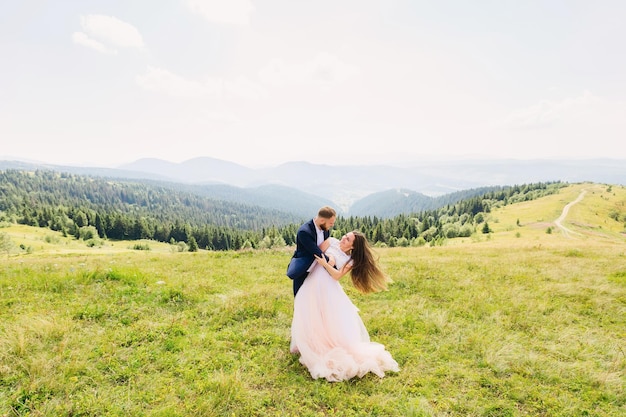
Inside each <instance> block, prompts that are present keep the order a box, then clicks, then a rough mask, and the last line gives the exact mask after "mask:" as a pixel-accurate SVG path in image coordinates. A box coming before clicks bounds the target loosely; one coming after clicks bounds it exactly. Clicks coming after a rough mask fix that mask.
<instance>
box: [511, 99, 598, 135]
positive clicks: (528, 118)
mask: <svg viewBox="0 0 626 417" xmlns="http://www.w3.org/2000/svg"><path fill="white" fill-rule="evenodd" d="M599 101H600V100H599V99H598V98H597V97H595V96H593V95H592V94H591V93H590V92H589V91H585V92H584V93H583V94H582V95H581V96H578V97H574V98H565V99H563V100H561V101H551V100H542V101H540V102H539V103H537V104H534V105H532V106H529V107H527V108H525V109H520V110H517V111H515V112H513V113H511V114H510V115H509V116H507V117H506V118H505V120H504V122H503V124H504V126H505V127H507V128H510V129H521V130H524V129H540V128H545V127H549V126H553V125H554V124H556V123H558V122H560V121H562V120H564V119H572V118H575V117H578V116H582V117H585V115H587V114H589V113H590V112H591V111H592V107H593V106H594V105H595V104H597V103H599Z"/></svg>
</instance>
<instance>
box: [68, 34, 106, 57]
mask: <svg viewBox="0 0 626 417" xmlns="http://www.w3.org/2000/svg"><path fill="white" fill-rule="evenodd" d="M72 41H74V43H75V44H77V45H82V46H86V47H87V48H91V49H94V50H96V51H98V52H100V53H103V54H111V55H115V54H117V51H116V50H115V49H111V48H107V47H106V46H105V45H104V44H102V43H100V42H98V41H97V40H95V39H92V38H90V37H89V36H87V34H85V33H83V32H74V33H73V34H72Z"/></svg>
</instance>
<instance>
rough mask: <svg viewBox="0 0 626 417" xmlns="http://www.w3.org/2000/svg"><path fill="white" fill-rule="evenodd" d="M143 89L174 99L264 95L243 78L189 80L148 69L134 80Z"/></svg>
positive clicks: (249, 97)
mask: <svg viewBox="0 0 626 417" xmlns="http://www.w3.org/2000/svg"><path fill="white" fill-rule="evenodd" d="M136 80H137V83H138V84H139V85H140V86H141V87H142V88H144V89H146V90H150V91H156V92H159V93H163V94H167V95H170V96H174V97H202V96H214V97H239V98H244V99H249V100H250V99H259V98H261V97H263V96H265V95H266V93H265V90H263V89H262V88H261V87H260V86H258V85H257V84H255V83H253V82H252V81H250V80H248V79H247V78H245V77H237V78H234V79H233V80H224V79H221V78H213V77H208V78H207V79H205V80H204V81H194V80H189V79H187V78H185V77H182V76H180V75H176V74H173V73H171V72H169V71H168V70H165V69H161V68H155V67H148V70H147V72H146V73H145V74H144V75H139V76H137V78H136Z"/></svg>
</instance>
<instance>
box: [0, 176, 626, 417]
mask: <svg viewBox="0 0 626 417" xmlns="http://www.w3.org/2000/svg"><path fill="white" fill-rule="evenodd" d="M582 192H585V194H584V197H583V198H582V200H580V201H579V202H577V203H576V204H573V205H571V206H569V211H568V213H567V216H566V217H565V218H564V219H562V222H561V224H562V226H564V227H565V228H566V230H562V229H560V228H559V227H558V225H557V224H556V223H555V221H556V219H558V218H559V216H561V215H562V213H563V209H564V207H565V206H567V205H568V203H571V202H573V201H575V200H576V199H577V197H578V196H580V195H581V193H582ZM487 220H488V222H489V225H490V228H491V229H492V233H489V234H482V233H480V232H479V233H478V234H476V235H474V236H472V237H470V238H464V239H455V240H451V241H448V242H447V243H446V244H445V245H444V246H435V247H430V246H425V247H415V248H377V249H376V251H377V253H378V254H379V255H380V262H381V264H382V265H383V267H384V269H385V271H386V272H387V273H388V274H389V275H390V276H391V277H392V279H393V281H394V282H393V284H391V286H390V288H389V290H388V291H386V292H383V293H378V294H374V295H368V296H363V295H359V294H358V293H357V292H356V291H355V290H354V289H353V288H352V287H351V285H350V283H349V282H347V281H346V282H343V285H344V288H346V292H347V293H348V294H349V296H350V297H351V298H352V299H353V301H354V302H355V304H356V305H357V306H359V308H360V310H361V316H362V318H363V321H364V322H365V324H366V326H367V328H368V330H369V332H370V336H371V338H372V340H374V341H377V342H380V343H383V344H384V345H385V346H386V348H387V350H389V351H390V352H391V354H392V355H393V356H394V358H395V359H396V360H397V361H398V363H399V364H400V368H401V370H400V372H399V373H391V374H388V375H387V376H386V377H385V378H383V379H380V378H378V377H376V376H374V375H366V376H365V377H364V378H362V379H355V380H351V381H348V382H342V383H329V382H327V381H325V380H312V379H311V377H310V376H309V374H308V372H307V371H306V369H305V368H304V367H303V366H302V365H301V364H300V363H299V362H298V357H297V356H295V355H292V354H290V353H289V331H290V324H291V309H292V306H293V296H292V292H291V281H290V280H289V279H288V278H287V277H286V276H285V275H284V271H285V268H286V265H287V263H288V261H289V256H290V253H291V248H284V249H282V250H267V251H241V252H207V251H200V252H196V253H189V252H176V251H173V250H172V247H171V246H170V245H166V244H158V243H155V242H142V245H147V246H149V250H134V249H133V248H132V247H133V244H134V243H136V242H132V243H129V242H109V241H106V242H105V244H104V245H103V246H101V247H91V248H90V247H87V246H86V245H85V244H84V242H80V241H77V240H73V239H69V238H64V237H62V236H60V235H58V234H55V233H54V232H51V231H50V230H45V229H36V228H30V227H24V226H16V225H10V226H7V227H4V228H0V233H6V234H7V235H8V236H10V238H11V241H12V242H13V244H14V245H15V247H16V248H20V250H17V249H16V250H15V251H7V252H6V253H0V255H1V258H0V259H2V263H1V264H0V416H299V417H305V416H413V417H417V416H420V417H421V416H564V417H565V416H568V417H569V416H616V417H617V416H623V415H626V386H625V385H626V384H625V381H626V235H625V234H624V232H625V231H626V230H625V223H626V189H625V188H624V187H617V186H612V187H609V186H606V185H599V184H574V185H571V186H569V187H567V188H565V189H563V190H561V192H560V193H559V194H557V195H553V196H548V197H544V198H541V199H539V200H535V201H528V202H524V203H518V204H515V205H510V206H505V207H503V208H501V209H497V210H493V211H492V212H491V213H490V214H489V216H488V219H487Z"/></svg>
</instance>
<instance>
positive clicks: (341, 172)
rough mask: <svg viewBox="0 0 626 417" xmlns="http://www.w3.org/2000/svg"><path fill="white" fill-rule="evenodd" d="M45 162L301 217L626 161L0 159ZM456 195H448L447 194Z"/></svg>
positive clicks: (416, 206) (406, 205)
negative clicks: (85, 162) (261, 163)
mask: <svg viewBox="0 0 626 417" xmlns="http://www.w3.org/2000/svg"><path fill="white" fill-rule="evenodd" d="M7 168H9V169H51V170H56V171H66V172H71V173H75V174H84V175H97V176H103V177H113V178H126V179H133V180H148V181H158V182H167V183H172V184H173V185H174V186H175V187H176V188H178V189H184V190H187V191H193V192H196V193H199V194H202V195H205V196H207V197H211V198H216V199H223V200H227V201H236V202H239V203H245V204H251V205H258V206H261V207H267V208H274V209H281V210H283V211H287V212H291V213H294V214H297V215H301V216H303V218H306V217H308V216H310V215H311V213H313V212H314V211H315V210H316V209H317V208H318V207H319V206H321V205H326V204H328V205H332V206H334V207H336V208H337V209H338V211H339V212H340V213H341V214H343V215H359V216H361V215H376V216H383V217H388V216H393V215H397V214H400V213H407V212H412V211H420V210H423V209H425V208H427V209H430V208H433V207H434V206H436V205H441V204H443V202H444V201H448V202H449V201H450V200H451V199H450V198H448V199H446V200H443V199H442V197H444V196H449V195H454V194H455V193H456V194H458V195H459V198H461V197H467V196H471V194H472V193H471V192H468V191H469V190H476V192H475V193H474V194H478V193H479V192H480V190H481V189H482V188H485V187H496V186H508V185H521V184H528V183H536V182H556V181H563V182H570V183H578V182H596V183H606V184H615V185H626V160H616V159H586V160H543V159H537V160H514V159H506V160H458V161H423V162H416V163H414V164H411V165H406V166H391V165H341V166H338V165H324V164H313V163H309V162H301V161H300V162H287V163H284V164H281V165H278V166H275V167H267V168H256V169H255V168H249V167H246V166H243V165H239V164H236V163H234V162H229V161H224V160H220V159H215V158H210V157H198V158H193V159H190V160H187V161H184V162H180V163H174V162H169V161H165V160H162V159H153V158H144V159H139V160H137V161H135V162H132V163H129V164H124V165H121V166H119V167H117V168H101V167H75V166H61V165H51V164H45V163H32V162H22V161H12V160H5V161H0V169H7ZM452 200H454V199H452Z"/></svg>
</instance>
